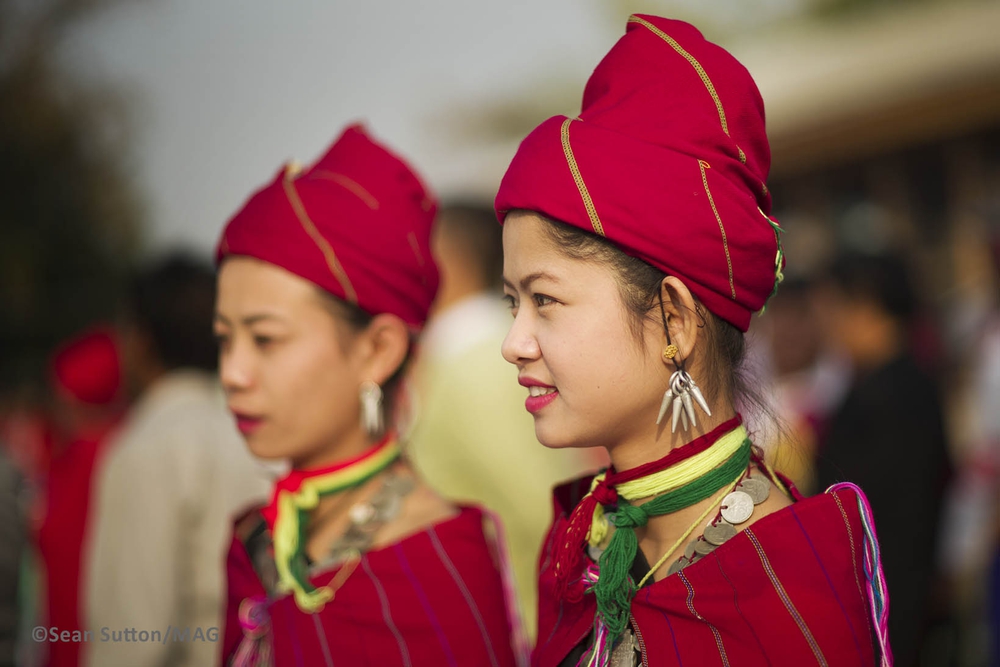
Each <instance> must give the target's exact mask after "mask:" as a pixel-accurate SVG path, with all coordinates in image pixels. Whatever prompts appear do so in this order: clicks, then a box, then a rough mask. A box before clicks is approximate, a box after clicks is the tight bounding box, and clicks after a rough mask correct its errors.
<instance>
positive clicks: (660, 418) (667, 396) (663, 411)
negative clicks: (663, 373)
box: [656, 389, 674, 426]
mask: <svg viewBox="0 0 1000 667" xmlns="http://www.w3.org/2000/svg"><path fill="white" fill-rule="evenodd" d="M673 397H674V393H673V392H672V391H670V390H669V389H667V390H666V391H665V392H664V393H663V401H662V402H661V403H660V413H659V414H658V415H656V425H657V426H659V425H660V422H661V421H663V415H665V414H667V407H668V406H669V405H670V399H671V398H673Z"/></svg>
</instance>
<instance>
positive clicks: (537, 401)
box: [517, 377, 559, 414]
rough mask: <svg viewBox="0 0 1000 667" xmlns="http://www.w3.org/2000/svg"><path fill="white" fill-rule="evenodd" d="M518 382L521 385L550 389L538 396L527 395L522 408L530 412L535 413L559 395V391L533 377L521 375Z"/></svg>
mask: <svg viewBox="0 0 1000 667" xmlns="http://www.w3.org/2000/svg"><path fill="white" fill-rule="evenodd" d="M517 382H518V384H520V385H521V386H522V387H542V388H544V389H551V390H552V391H550V392H548V393H544V394H540V395H538V396H528V398H527V399H525V401H524V408H525V409H526V410H527V411H528V412H530V413H531V414H535V413H537V412H538V411H540V410H541V409H542V408H544V407H545V406H547V405H548V404H549V403H551V402H552V401H554V400H556V397H557V396H559V391H558V390H557V389H556V388H555V387H553V386H552V385H550V384H545V383H544V382H540V381H538V380H536V379H534V378H529V377H522V378H518V379H517Z"/></svg>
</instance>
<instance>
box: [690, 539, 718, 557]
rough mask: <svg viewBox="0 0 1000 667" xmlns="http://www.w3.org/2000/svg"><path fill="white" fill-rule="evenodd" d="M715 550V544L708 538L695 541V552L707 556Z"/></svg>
mask: <svg viewBox="0 0 1000 667" xmlns="http://www.w3.org/2000/svg"><path fill="white" fill-rule="evenodd" d="M713 551H715V545H714V544H712V543H711V542H709V541H708V540H698V541H697V542H695V543H694V552H695V553H696V554H698V555H700V556H707V555H708V554H710V553H712V552H713Z"/></svg>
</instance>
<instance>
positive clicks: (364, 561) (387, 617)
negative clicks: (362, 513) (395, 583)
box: [361, 556, 412, 667]
mask: <svg viewBox="0 0 1000 667" xmlns="http://www.w3.org/2000/svg"><path fill="white" fill-rule="evenodd" d="M361 567H362V569H364V571H365V574H367V575H368V577H369V578H370V579H371V580H372V582H373V583H374V584H375V591H376V592H377V593H378V599H379V602H380V603H381V605H382V620H384V621H385V624H386V625H387V626H388V627H389V630H390V631H391V632H392V636H393V637H395V638H396V644H398V646H399V654H400V657H402V658H403V664H404V665H406V667H412V663H411V662H410V652H409V651H408V650H407V648H406V639H404V638H403V635H401V634H400V633H399V628H397V627H396V624H395V623H394V622H393V620H392V612H391V611H390V610H389V598H387V597H386V594H385V589H384V588H382V582H381V581H379V579H378V577H376V576H375V573H374V572H372V568H371V566H370V565H368V557H367V556H362V557H361Z"/></svg>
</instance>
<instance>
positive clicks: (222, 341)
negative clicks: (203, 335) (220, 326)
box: [213, 331, 229, 348]
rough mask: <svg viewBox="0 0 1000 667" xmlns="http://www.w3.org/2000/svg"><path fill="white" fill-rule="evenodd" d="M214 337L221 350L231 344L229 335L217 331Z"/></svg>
mask: <svg viewBox="0 0 1000 667" xmlns="http://www.w3.org/2000/svg"><path fill="white" fill-rule="evenodd" d="M213 335H214V337H215V344H216V345H218V346H219V347H220V348H224V347H225V346H226V345H227V344H228V343H229V334H227V333H223V332H221V331H216V332H215V333H214V334H213Z"/></svg>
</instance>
